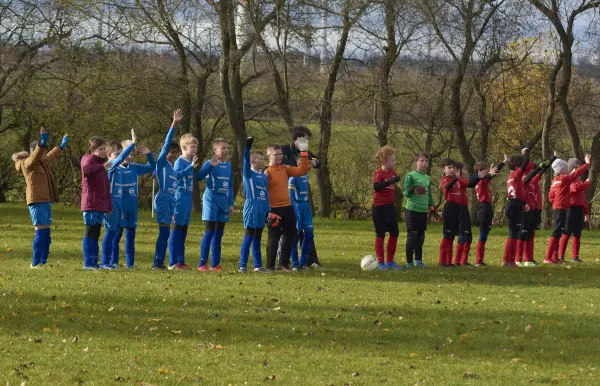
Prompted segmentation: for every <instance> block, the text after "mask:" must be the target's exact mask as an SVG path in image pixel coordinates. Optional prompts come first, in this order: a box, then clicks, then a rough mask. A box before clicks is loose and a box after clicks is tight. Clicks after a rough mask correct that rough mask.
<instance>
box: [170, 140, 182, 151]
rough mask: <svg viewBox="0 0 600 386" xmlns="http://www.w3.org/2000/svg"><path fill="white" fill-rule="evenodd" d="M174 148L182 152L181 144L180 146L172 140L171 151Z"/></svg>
mask: <svg viewBox="0 0 600 386" xmlns="http://www.w3.org/2000/svg"><path fill="white" fill-rule="evenodd" d="M172 150H177V151H178V152H181V146H179V144H178V143H177V142H175V141H171V144H170V145H169V151H172Z"/></svg>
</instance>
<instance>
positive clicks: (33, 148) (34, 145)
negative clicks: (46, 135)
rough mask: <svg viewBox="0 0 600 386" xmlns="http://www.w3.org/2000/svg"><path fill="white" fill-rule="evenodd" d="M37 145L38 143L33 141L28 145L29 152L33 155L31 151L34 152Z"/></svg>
mask: <svg viewBox="0 0 600 386" xmlns="http://www.w3.org/2000/svg"><path fill="white" fill-rule="evenodd" d="M37 145H38V141H33V142H31V144H30V145H29V152H30V153H33V151H34V150H35V147H36V146H37Z"/></svg>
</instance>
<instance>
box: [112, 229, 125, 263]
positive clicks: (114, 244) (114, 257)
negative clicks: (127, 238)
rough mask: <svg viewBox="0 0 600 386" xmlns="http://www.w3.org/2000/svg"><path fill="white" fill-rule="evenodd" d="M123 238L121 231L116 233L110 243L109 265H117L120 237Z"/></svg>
mask: <svg viewBox="0 0 600 386" xmlns="http://www.w3.org/2000/svg"><path fill="white" fill-rule="evenodd" d="M122 236H123V229H119V230H118V231H116V233H115V235H114V238H113V242H112V253H111V258H110V264H111V265H115V264H116V265H118V264H119V246H120V244H121V237H122Z"/></svg>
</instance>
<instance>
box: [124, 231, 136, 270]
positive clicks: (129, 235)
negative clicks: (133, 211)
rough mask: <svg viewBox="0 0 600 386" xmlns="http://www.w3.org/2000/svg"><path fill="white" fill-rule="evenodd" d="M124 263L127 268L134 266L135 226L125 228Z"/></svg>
mask: <svg viewBox="0 0 600 386" xmlns="http://www.w3.org/2000/svg"><path fill="white" fill-rule="evenodd" d="M125 264H126V265H127V268H131V267H133V266H135V228H126V229H125Z"/></svg>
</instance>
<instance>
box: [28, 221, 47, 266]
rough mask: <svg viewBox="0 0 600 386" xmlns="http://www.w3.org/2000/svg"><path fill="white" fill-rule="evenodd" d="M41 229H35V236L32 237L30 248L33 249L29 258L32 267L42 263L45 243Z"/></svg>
mask: <svg viewBox="0 0 600 386" xmlns="http://www.w3.org/2000/svg"><path fill="white" fill-rule="evenodd" d="M42 230H43V229H39V230H36V231H35V237H34V239H33V244H32V245H31V246H32V249H33V257H32V258H31V265H33V266H34V267H35V266H36V265H38V264H41V263H42V255H43V254H44V249H45V247H46V243H45V241H44V232H42Z"/></svg>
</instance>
